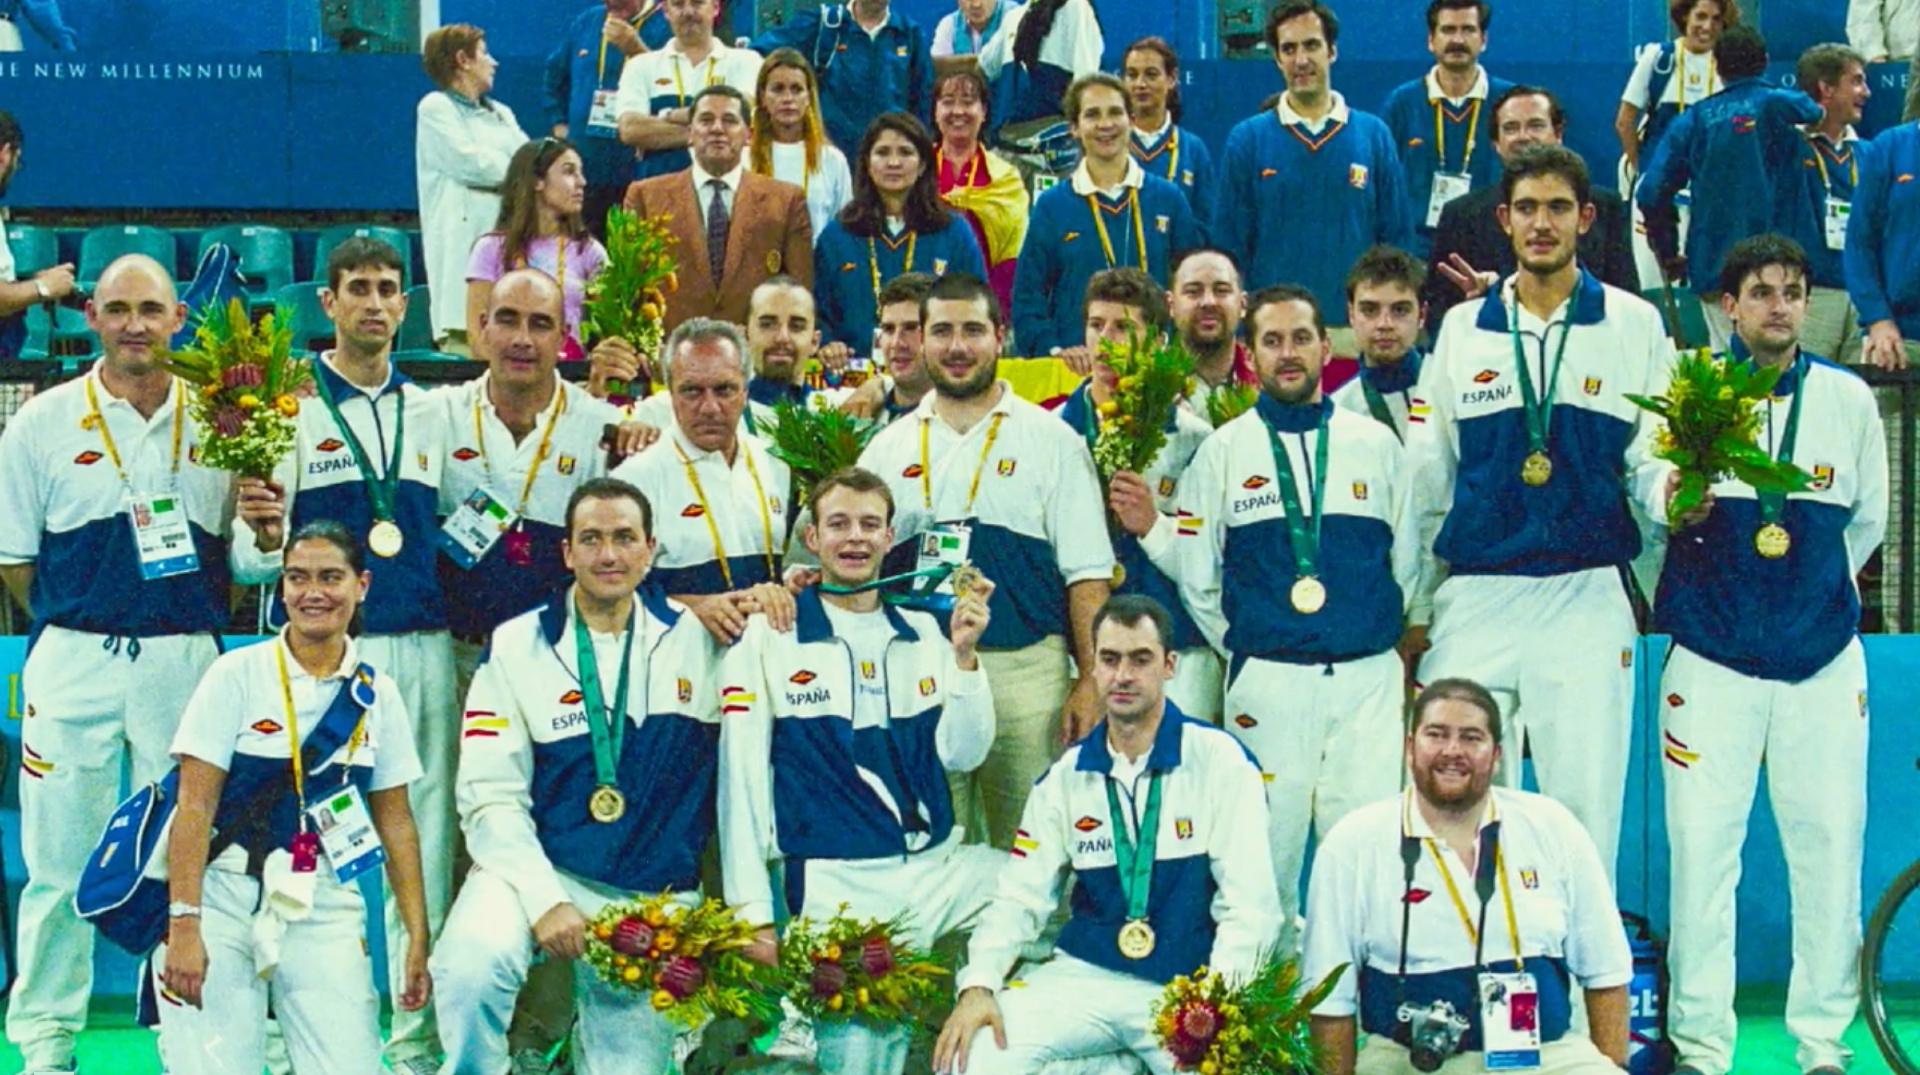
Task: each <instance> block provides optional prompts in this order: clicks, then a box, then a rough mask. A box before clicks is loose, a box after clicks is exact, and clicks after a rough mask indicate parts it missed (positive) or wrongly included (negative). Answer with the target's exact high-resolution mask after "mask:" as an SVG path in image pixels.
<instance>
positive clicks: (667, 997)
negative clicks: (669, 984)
mask: <svg viewBox="0 0 1920 1075" xmlns="http://www.w3.org/2000/svg"><path fill="white" fill-rule="evenodd" d="M671 1007H673V994H672V993H669V992H667V991H666V990H664V989H656V990H654V991H653V1010H654V1011H657V1012H663V1011H666V1010H667V1009H668V1008H671Z"/></svg>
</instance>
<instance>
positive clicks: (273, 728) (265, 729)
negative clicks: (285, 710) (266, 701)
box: [248, 720, 280, 735]
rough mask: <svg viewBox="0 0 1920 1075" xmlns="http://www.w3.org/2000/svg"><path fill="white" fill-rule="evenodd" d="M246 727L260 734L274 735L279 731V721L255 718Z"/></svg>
mask: <svg viewBox="0 0 1920 1075" xmlns="http://www.w3.org/2000/svg"><path fill="white" fill-rule="evenodd" d="M248 727H250V728H252V729H253V730H254V731H256V732H259V733H260V734H261V735H274V734H277V733H278V732H279V731H280V724H279V722H277V721H271V720H256V721H254V722H253V723H252V724H250V725H248Z"/></svg>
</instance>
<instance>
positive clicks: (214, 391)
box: [87, 384, 220, 429]
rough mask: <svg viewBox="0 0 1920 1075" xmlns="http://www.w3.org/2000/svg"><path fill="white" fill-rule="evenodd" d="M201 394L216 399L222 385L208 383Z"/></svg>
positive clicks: (89, 427) (90, 427)
mask: <svg viewBox="0 0 1920 1075" xmlns="http://www.w3.org/2000/svg"><path fill="white" fill-rule="evenodd" d="M200 394H201V395H202V396H205V397H206V398H208V399H214V398H216V397H218V396H219V395H220V386H219V385H217V384H210V385H207V386H206V387H205V388H202V389H201V390H200ZM87 428H88V429H92V428H93V427H92V426H88V427H87Z"/></svg>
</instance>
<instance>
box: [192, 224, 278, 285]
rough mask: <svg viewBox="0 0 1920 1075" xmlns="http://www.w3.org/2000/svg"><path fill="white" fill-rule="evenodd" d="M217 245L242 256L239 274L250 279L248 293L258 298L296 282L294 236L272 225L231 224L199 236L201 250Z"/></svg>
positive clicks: (200, 252) (205, 250)
mask: <svg viewBox="0 0 1920 1075" xmlns="http://www.w3.org/2000/svg"><path fill="white" fill-rule="evenodd" d="M215 243H225V244H227V245H228V246H230V247H232V248H233V252H234V253H236V254H238V255H240V271H241V272H242V273H244V274H246V277H247V292H248V294H251V295H253V296H255V297H256V298H264V297H267V296H271V295H273V294H274V293H275V292H277V291H279V290H280V289H281V288H283V287H286V286H287V285H288V284H291V283H293V236H291V235H289V234H287V233H286V232H285V231H284V230H282V229H280V228H276V227H273V226H272V225H270V224H228V225H226V226H225V227H220V228H213V229H211V230H209V231H207V232H206V233H204V234H203V235H201V236H200V249H199V251H198V252H197V253H196V254H195V255H194V256H195V257H199V256H200V254H204V253H206V252H207V248H208V247H210V246H212V245H213V244H215Z"/></svg>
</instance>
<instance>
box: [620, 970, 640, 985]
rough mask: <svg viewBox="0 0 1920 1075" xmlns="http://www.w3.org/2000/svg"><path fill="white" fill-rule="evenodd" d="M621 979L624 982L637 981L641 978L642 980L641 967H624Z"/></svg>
mask: <svg viewBox="0 0 1920 1075" xmlns="http://www.w3.org/2000/svg"><path fill="white" fill-rule="evenodd" d="M620 980H621V981H623V982H637V981H639V980H640V968H639V967H626V968H624V969H622V970H621V971H620Z"/></svg>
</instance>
